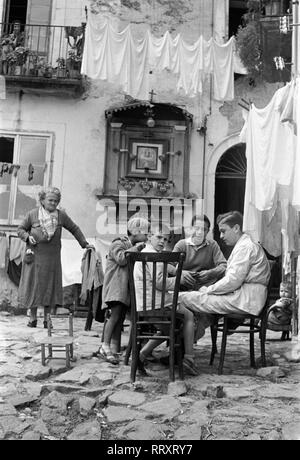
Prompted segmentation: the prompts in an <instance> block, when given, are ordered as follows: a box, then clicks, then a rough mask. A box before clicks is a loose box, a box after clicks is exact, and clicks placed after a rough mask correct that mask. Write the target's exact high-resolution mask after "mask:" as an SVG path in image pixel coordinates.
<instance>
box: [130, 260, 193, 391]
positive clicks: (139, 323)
mask: <svg viewBox="0 0 300 460" xmlns="http://www.w3.org/2000/svg"><path fill="white" fill-rule="evenodd" d="M126 258H127V263H128V271H129V287H130V299H131V331H130V341H129V346H128V349H127V359H129V354H130V351H131V355H132V359H131V381H132V382H134V381H135V378H136V371H137V364H138V358H139V353H140V350H141V346H142V342H143V341H145V340H146V341H147V340H150V339H157V340H160V341H161V340H167V341H168V342H169V348H170V364H169V375H170V380H172V381H174V380H175V353H176V354H177V357H178V363H179V376H180V378H181V379H183V365H182V360H183V356H182V348H183V347H182V343H183V320H184V316H183V315H182V314H180V313H178V312H177V311H176V309H177V303H178V293H179V284H180V278H181V273H182V265H183V261H184V258H185V254H183V253H172V252H161V253H157V252H155V253H153V252H141V253H135V252H128V253H127V254H126ZM135 262H141V263H142V268H143V281H142V286H143V288H142V289H143V293H142V294H143V310H142V311H137V303H136V286H135V280H134V274H133V272H134V264H135ZM158 263H159V264H163V281H162V291H161V304H160V309H155V304H156V294H157V289H156V274H157V264H158ZM169 263H176V264H178V265H177V272H176V280H175V288H174V291H173V295H172V307H171V308H165V295H166V279H167V267H168V264H169ZM146 265H148V267H150V269H151V268H152V270H151V271H152V280H153V284H152V289H151V292H149V290H148V292H147V280H146ZM147 294H148V298H147ZM149 294H150V298H149ZM159 329H161V330H162V331H163V335H160V334H159ZM166 331H168V332H166ZM131 345H132V350H131ZM125 360H126V358H125Z"/></svg>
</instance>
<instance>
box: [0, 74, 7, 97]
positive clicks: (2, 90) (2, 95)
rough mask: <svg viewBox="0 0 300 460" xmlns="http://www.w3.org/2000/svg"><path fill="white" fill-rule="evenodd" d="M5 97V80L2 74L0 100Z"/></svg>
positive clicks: (0, 77) (0, 76) (0, 78)
mask: <svg viewBox="0 0 300 460" xmlns="http://www.w3.org/2000/svg"><path fill="white" fill-rule="evenodd" d="M4 99H6V80H5V77H4V76H3V75H0V100H4Z"/></svg>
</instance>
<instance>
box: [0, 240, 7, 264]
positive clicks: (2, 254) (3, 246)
mask: <svg viewBox="0 0 300 460" xmlns="http://www.w3.org/2000/svg"><path fill="white" fill-rule="evenodd" d="M7 262H8V240H7V237H6V236H0V269H5V268H6V266H7Z"/></svg>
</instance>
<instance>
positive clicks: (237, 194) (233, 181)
mask: <svg viewBox="0 0 300 460" xmlns="http://www.w3.org/2000/svg"><path fill="white" fill-rule="evenodd" d="M245 151H246V144H244V143H239V144H236V145H234V146H232V147H230V148H229V149H228V150H226V152H225V153H224V154H223V155H222V157H221V158H220V160H219V162H218V165H217V168H216V175H215V219H214V221H215V228H214V238H215V240H216V241H217V242H218V243H219V244H220V247H221V249H222V251H223V253H224V255H225V257H226V258H228V257H229V255H230V253H231V251H232V248H229V247H228V246H225V245H224V244H223V243H222V242H221V241H220V234H219V229H218V226H217V224H216V219H217V216H218V215H219V214H222V213H225V212H228V211H240V212H241V213H243V210H244V198H245V183H246V172H247V160H246V154H245Z"/></svg>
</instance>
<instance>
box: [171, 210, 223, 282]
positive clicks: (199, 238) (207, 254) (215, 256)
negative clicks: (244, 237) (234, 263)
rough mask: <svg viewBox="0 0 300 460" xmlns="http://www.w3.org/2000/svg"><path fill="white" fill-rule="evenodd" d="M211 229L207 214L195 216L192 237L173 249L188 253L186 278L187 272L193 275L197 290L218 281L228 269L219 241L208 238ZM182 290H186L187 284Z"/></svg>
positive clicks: (184, 266) (185, 264)
mask: <svg viewBox="0 0 300 460" xmlns="http://www.w3.org/2000/svg"><path fill="white" fill-rule="evenodd" d="M209 229H210V221H209V219H208V217H207V216H206V215H204V216H194V217H193V219H192V232H191V235H190V237H189V238H186V239H183V240H180V241H178V243H176V245H175V246H174V249H173V252H184V253H185V254H186V257H185V261H184V263H183V270H184V271H185V277H184V279H187V274H186V272H187V273H188V274H190V275H191V276H192V277H193V280H194V282H193V290H195V291H196V290H198V289H199V288H200V287H201V286H208V285H210V284H213V283H215V282H216V281H218V280H219V279H220V278H222V276H223V275H224V273H225V270H226V265H227V262H226V259H225V257H224V256H223V254H222V252H221V249H220V247H219V245H218V243H217V242H216V241H214V240H210V239H207V238H206V237H207V234H208V232H209ZM182 290H186V286H185V284H183V286H182Z"/></svg>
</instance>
